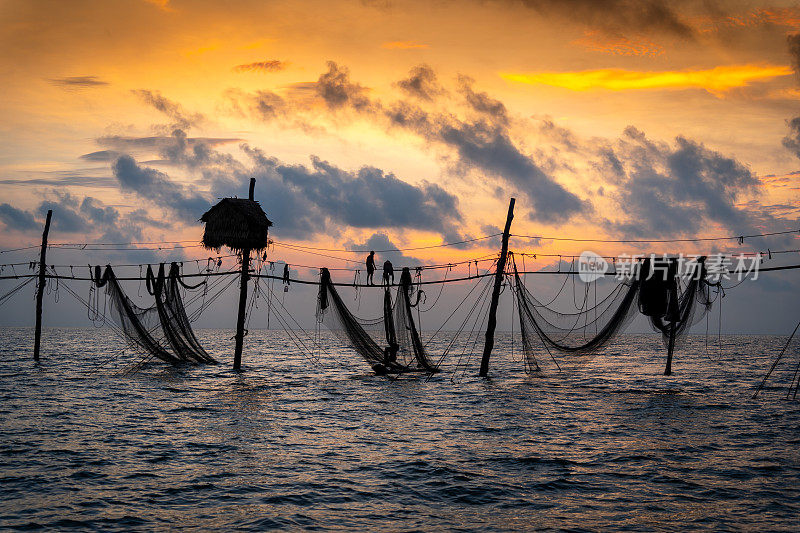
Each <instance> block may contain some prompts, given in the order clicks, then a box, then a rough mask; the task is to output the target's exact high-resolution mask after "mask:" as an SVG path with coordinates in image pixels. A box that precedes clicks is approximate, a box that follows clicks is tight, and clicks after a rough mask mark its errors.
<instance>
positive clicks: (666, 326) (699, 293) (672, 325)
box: [639, 257, 714, 349]
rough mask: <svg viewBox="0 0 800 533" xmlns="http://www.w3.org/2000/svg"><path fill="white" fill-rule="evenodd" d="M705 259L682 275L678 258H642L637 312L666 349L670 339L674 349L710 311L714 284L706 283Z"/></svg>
mask: <svg viewBox="0 0 800 533" xmlns="http://www.w3.org/2000/svg"><path fill="white" fill-rule="evenodd" d="M705 259H706V258H705V257H698V258H697V260H696V261H695V262H693V263H692V264H690V265H689V267H688V268H687V269H686V271H685V272H683V273H681V272H680V271H679V268H678V267H679V263H678V259H677V258H666V259H651V258H645V259H644V260H643V261H642V263H641V266H640V272H639V279H640V280H641V281H640V285H641V287H640V290H639V311H640V312H641V313H642V314H643V315H645V316H647V317H648V318H649V321H650V325H651V326H652V327H653V330H654V331H656V332H658V333H661V337H662V340H663V341H664V346H666V347H667V348H668V349H670V348H669V345H670V336H671V335H672V337H673V338H672V348H673V349H674V347H675V346H677V345H679V344H680V343H682V341H683V339H684V337H685V335H686V333H688V331H689V328H691V326H692V325H694V324H696V323H697V322H699V321H700V319H702V318H703V317H704V316H705V315H706V313H707V312H708V311H709V310H710V309H711V304H712V299H711V287H712V286H714V284H712V283H709V282H708V281H707V280H706V268H705ZM697 304H699V305H697Z"/></svg>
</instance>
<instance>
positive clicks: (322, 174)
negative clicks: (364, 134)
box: [275, 157, 460, 232]
mask: <svg viewBox="0 0 800 533" xmlns="http://www.w3.org/2000/svg"><path fill="white" fill-rule="evenodd" d="M275 170H276V172H278V174H280V175H281V177H282V178H283V181H284V183H286V184H287V185H288V186H289V187H291V188H293V189H296V190H297V191H299V192H300V193H301V194H302V195H303V196H304V197H306V198H308V199H309V200H310V201H311V202H313V203H314V204H315V205H316V206H317V207H318V208H319V209H320V210H321V211H322V212H324V213H325V214H326V215H327V216H328V217H330V218H332V219H334V220H339V221H340V222H342V223H344V224H347V225H349V226H353V227H358V228H368V227H380V226H389V227H392V226H394V227H404V228H415V229H423V230H431V231H438V232H446V231H447V228H446V223H447V222H448V221H457V220H459V219H460V214H459V213H458V209H457V201H456V199H455V197H454V196H452V195H450V194H449V193H447V192H445V191H444V190H443V189H442V188H441V187H439V186H438V185H435V184H430V183H424V184H422V185H421V186H419V187H417V186H414V185H411V184H409V183H406V182H404V181H402V180H400V179H398V178H397V177H396V176H394V175H393V174H391V173H384V172H383V171H382V170H381V169H378V168H375V167H362V168H361V169H360V170H358V171H357V172H348V171H345V170H342V169H340V168H338V167H336V166H334V165H331V164H330V163H328V162H327V161H322V160H320V159H318V158H316V157H312V168H310V169H309V168H307V167H305V166H301V165H291V166H278V167H276V169H275Z"/></svg>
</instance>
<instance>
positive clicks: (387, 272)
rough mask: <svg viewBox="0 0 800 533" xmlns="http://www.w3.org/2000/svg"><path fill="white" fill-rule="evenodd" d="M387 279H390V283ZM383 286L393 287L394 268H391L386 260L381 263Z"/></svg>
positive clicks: (390, 263)
mask: <svg viewBox="0 0 800 533" xmlns="http://www.w3.org/2000/svg"><path fill="white" fill-rule="evenodd" d="M389 278H392V281H391V283H390V282H389ZM383 284H384V285H386V286H387V287H388V286H390V285H394V267H392V262H391V261H389V260H388V259H387V260H386V261H385V262H384V263H383Z"/></svg>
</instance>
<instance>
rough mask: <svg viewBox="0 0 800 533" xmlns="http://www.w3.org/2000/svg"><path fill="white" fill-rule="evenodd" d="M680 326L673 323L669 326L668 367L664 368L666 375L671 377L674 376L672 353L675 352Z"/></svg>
mask: <svg viewBox="0 0 800 533" xmlns="http://www.w3.org/2000/svg"><path fill="white" fill-rule="evenodd" d="M677 328H678V324H676V323H675V322H673V323H672V324H670V326H669V343H668V344H667V366H666V367H665V368H664V375H665V376H669V375H671V374H672V352H674V351H675V330H676V329H677Z"/></svg>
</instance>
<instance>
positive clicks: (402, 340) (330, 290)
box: [317, 268, 438, 374]
mask: <svg viewBox="0 0 800 533" xmlns="http://www.w3.org/2000/svg"><path fill="white" fill-rule="evenodd" d="M413 290H414V289H413V285H412V283H411V274H410V272H409V271H408V269H407V268H405V269H403V273H402V275H401V277H400V283H399V284H398V287H397V295H396V297H395V300H394V302H392V295H391V289H390V288H389V287H386V288H385V289H384V291H383V316H382V317H380V318H374V319H362V318H358V317H356V316H355V315H354V314H353V313H352V312H350V310H349V309H348V308H347V306H346V305H345V303H344V301H343V300H342V298H341V296H340V295H339V292H338V291H337V290H336V287H335V286H334V285H333V283H332V282H331V277H330V272H329V271H328V269H327V268H323V269H322V271H321V276H320V288H319V297H318V299H317V320H318V321H319V322H320V323H322V324H324V325H325V327H327V328H328V329H329V330H330V331H331V332H333V333H334V335H336V336H337V337H338V338H339V339H340V340H341V341H342V342H344V343H345V344H346V345H348V346H350V347H351V348H352V349H353V350H355V351H356V352H357V353H358V354H359V355H360V356H361V357H362V358H364V360H365V361H367V363H369V365H370V366H371V367H372V369H373V370H374V371H375V372H376V373H378V374H401V373H405V372H437V371H438V369H437V368H436V366H435V365H434V364H433V363H432V362H431V361H430V359H429V358H428V355H427V353H426V351H425V348H424V346H423V344H422V342H421V340H420V337H419V332H418V331H417V328H416V325H415V324H414V319H413V316H412V314H411V309H412V307H413V305H412V304H411V298H412V292H413Z"/></svg>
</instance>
